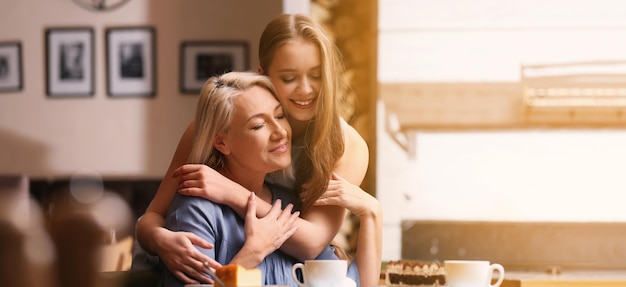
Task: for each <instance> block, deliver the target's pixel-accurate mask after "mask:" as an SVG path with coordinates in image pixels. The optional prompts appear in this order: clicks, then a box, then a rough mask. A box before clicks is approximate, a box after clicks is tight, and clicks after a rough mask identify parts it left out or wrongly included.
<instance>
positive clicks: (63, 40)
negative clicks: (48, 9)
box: [46, 28, 94, 98]
mask: <svg viewBox="0 0 626 287" xmlns="http://www.w3.org/2000/svg"><path fill="white" fill-rule="evenodd" d="M93 43H94V41H93V29H92V28H49V29H46V84H47V85H46V93H47V94H48V97H51V98H57V97H84V96H92V95H93V94H94V52H93V51H94V47H93V46H94V44H93Z"/></svg>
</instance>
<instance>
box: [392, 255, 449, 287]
mask: <svg viewBox="0 0 626 287" xmlns="http://www.w3.org/2000/svg"><path fill="white" fill-rule="evenodd" d="M385 282H386V283H387V285H404V286H423V285H428V286H443V285H445V284H446V271H445V269H444V267H443V265H441V264H439V263H437V262H422V261H407V260H398V261H390V262H388V263H387V267H386V268H385Z"/></svg>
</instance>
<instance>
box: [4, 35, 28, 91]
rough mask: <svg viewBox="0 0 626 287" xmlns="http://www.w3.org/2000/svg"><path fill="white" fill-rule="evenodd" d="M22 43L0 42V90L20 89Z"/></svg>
mask: <svg viewBox="0 0 626 287" xmlns="http://www.w3.org/2000/svg"><path fill="white" fill-rule="evenodd" d="M22 81H23V80H22V44H21V43H20V42H0V92H15V91H19V90H21V89H22V83H23V82H22Z"/></svg>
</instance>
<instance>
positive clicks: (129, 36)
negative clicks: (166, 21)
mask: <svg viewBox="0 0 626 287" xmlns="http://www.w3.org/2000/svg"><path fill="white" fill-rule="evenodd" d="M106 50H107V52H106V62H107V93H108V94H109V96H111V97H118V98H124V97H153V96H154V95H155V94H156V53H155V50H156V47H155V31H154V29H153V28H152V27H123V28H108V29H107V30H106Z"/></svg>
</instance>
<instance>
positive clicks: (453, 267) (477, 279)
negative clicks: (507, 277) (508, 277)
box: [443, 260, 504, 287]
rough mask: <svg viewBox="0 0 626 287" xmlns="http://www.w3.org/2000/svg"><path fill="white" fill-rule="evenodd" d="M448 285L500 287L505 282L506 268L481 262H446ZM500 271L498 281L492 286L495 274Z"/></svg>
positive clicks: (457, 286)
mask: <svg viewBox="0 0 626 287" xmlns="http://www.w3.org/2000/svg"><path fill="white" fill-rule="evenodd" d="M443 264H444V267H445V268H446V283H447V284H448V286H450V287H488V286H490V287H498V286H500V284H502V281H503V280H504V267H502V265H500V264H498V263H493V264H490V263H489V261H481V260H445V261H444V262H443ZM496 270H497V271H498V279H497V281H496V283H495V284H491V280H492V279H493V278H494V277H493V272H494V271H496Z"/></svg>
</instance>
